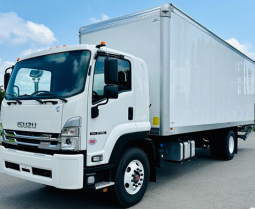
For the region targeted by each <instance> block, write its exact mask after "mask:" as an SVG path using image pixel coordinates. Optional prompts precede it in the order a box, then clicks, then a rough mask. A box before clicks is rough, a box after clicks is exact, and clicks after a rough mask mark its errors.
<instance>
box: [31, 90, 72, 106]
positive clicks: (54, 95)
mask: <svg viewBox="0 0 255 209" xmlns="http://www.w3.org/2000/svg"><path fill="white" fill-rule="evenodd" d="M33 94H36V96H53V97H55V98H58V99H60V100H62V101H63V102H65V103H66V102H67V100H66V99H65V98H63V97H60V96H57V95H56V94H52V93H50V92H49V91H38V92H34V93H33ZM33 94H32V95H33Z"/></svg>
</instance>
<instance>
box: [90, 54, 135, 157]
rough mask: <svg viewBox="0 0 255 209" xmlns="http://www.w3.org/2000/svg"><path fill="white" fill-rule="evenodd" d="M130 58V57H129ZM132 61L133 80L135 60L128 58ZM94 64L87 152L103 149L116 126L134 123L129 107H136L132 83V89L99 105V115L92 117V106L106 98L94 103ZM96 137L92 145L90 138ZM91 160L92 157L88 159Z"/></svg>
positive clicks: (91, 79) (91, 78)
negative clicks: (96, 133)
mask: <svg viewBox="0 0 255 209" xmlns="http://www.w3.org/2000/svg"><path fill="white" fill-rule="evenodd" d="M127 59H128V58H127ZM128 60H129V61H130V63H131V76H132V81H133V80H134V73H133V68H134V67H133V61H132V59H130V58H129V59H128ZM94 66H95V63H94V64H93V67H92V69H91V77H90V87H89V88H90V90H89V94H88V99H87V101H88V118H87V120H88V122H87V124H88V131H87V153H93V152H98V151H101V150H103V147H104V144H105V142H106V140H107V138H108V137H109V134H110V132H111V131H112V130H113V129H114V127H116V126H118V125H119V124H123V123H133V121H129V120H128V107H134V106H135V104H134V89H135V84H134V82H131V84H132V90H131V91H126V92H121V93H119V95H118V99H109V101H108V103H107V104H106V105H102V106H99V108H98V109H99V116H98V117H97V118H93V119H92V118H91V108H92V107H93V106H96V105H98V104H100V103H105V101H106V100H104V101H102V102H100V103H98V104H95V105H92V87H93V86H92V85H93V75H94ZM91 132H106V134H100V135H90V133H91ZM92 138H93V139H96V141H97V143H96V144H94V145H90V144H89V143H88V142H89V139H92ZM88 160H91V159H88Z"/></svg>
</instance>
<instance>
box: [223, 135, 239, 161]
mask: <svg viewBox="0 0 255 209" xmlns="http://www.w3.org/2000/svg"><path fill="white" fill-rule="evenodd" d="M235 143H236V136H235V133H234V131H233V130H229V131H228V132H226V134H225V136H224V139H223V143H222V158H223V159H224V160H232V159H233V158H234V155H235Z"/></svg>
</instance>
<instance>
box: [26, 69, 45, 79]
mask: <svg viewBox="0 0 255 209" xmlns="http://www.w3.org/2000/svg"><path fill="white" fill-rule="evenodd" d="M42 75H43V71H42V70H31V72H30V74H29V76H30V77H31V78H41V77H42Z"/></svg>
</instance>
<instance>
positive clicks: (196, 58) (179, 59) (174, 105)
mask: <svg viewBox="0 0 255 209" xmlns="http://www.w3.org/2000/svg"><path fill="white" fill-rule="evenodd" d="M170 25H171V29H170V95H169V96H170V127H172V128H173V130H172V131H171V134H179V133H186V132H194V131H201V130H208V129H215V128H221V127H228V126H234V125H244V124H249V123H250V122H252V121H253V120H254V71H255V67H254V64H253V63H252V62H251V61H250V60H249V59H246V58H245V57H244V56H241V55H239V54H238V53H236V52H235V51H233V50H231V49H229V48H228V47H227V46H226V45H224V44H222V43H220V42H219V41H218V40H217V39H216V38H215V37H213V35H211V34H207V33H206V32H205V31H203V30H201V29H200V28H199V27H198V26H197V25H196V24H195V23H192V22H191V21H190V20H189V21H188V20H186V19H185V18H183V17H181V16H179V15H178V14H176V13H172V16H171V24H170Z"/></svg>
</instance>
